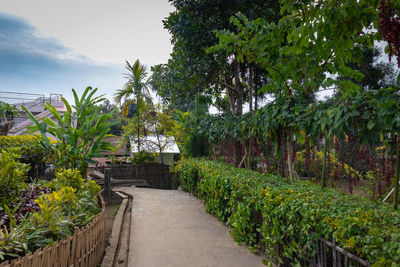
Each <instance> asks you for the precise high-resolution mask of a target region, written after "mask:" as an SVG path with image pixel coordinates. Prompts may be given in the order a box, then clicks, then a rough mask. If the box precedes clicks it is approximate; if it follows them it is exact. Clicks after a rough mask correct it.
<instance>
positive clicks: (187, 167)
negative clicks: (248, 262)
mask: <svg viewBox="0 0 400 267" xmlns="http://www.w3.org/2000/svg"><path fill="white" fill-rule="evenodd" d="M177 168H178V171H179V175H180V183H181V187H182V189H183V190H185V191H189V192H191V193H193V194H194V195H196V196H197V197H199V198H201V199H203V200H204V203H205V205H206V210H207V212H209V213H211V214H213V215H215V216H216V217H217V218H218V219H220V220H222V221H224V222H226V223H227V225H228V227H229V228H230V229H231V233H232V236H233V237H234V239H235V241H237V242H240V243H241V242H243V243H246V244H247V245H248V246H250V247H252V248H257V249H263V250H265V252H266V254H267V255H269V256H270V257H273V258H274V260H276V261H278V262H286V263H288V262H289V263H291V264H294V263H300V264H302V263H303V264H304V262H305V261H306V259H307V258H310V257H311V256H314V255H315V251H316V249H315V246H316V244H317V242H315V241H317V240H318V239H319V238H320V237H323V238H325V239H327V240H332V239H335V240H336V242H337V244H338V245H339V246H341V247H342V248H344V249H346V250H347V251H349V252H352V253H354V254H355V255H357V256H359V257H361V258H363V259H366V260H368V261H369V262H370V263H372V264H374V265H375V266H400V264H399V263H400V215H399V212H395V211H393V210H392V208H391V207H390V206H389V205H386V204H383V203H375V202H372V201H369V200H367V199H365V198H363V197H360V196H354V195H348V194H343V193H340V192H339V191H336V190H334V189H324V190H322V189H321V188H320V187H319V186H316V185H314V184H312V183H309V182H300V181H299V182H296V183H295V184H290V183H289V182H288V181H287V180H286V179H284V178H282V177H280V176H277V175H272V174H260V173H258V172H253V171H250V170H247V169H237V168H234V167H232V165H228V164H222V163H217V162H213V161H207V160H199V159H185V160H183V161H181V162H180V164H179V165H178V167H177Z"/></svg>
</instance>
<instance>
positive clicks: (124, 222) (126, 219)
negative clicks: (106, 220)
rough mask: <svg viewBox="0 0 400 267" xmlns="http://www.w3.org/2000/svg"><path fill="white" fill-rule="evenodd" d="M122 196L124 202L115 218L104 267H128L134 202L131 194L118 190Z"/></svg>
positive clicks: (103, 263) (102, 264) (103, 262)
mask: <svg viewBox="0 0 400 267" xmlns="http://www.w3.org/2000/svg"><path fill="white" fill-rule="evenodd" d="M117 194H118V195H120V196H121V197H122V199H123V200H122V203H121V205H120V207H119V209H118V212H117V215H116V216H115V218H114V223H113V226H112V232H111V236H110V238H109V245H108V246H107V247H106V251H105V255H104V258H103V261H102V263H101V266H102V267H111V266H116V267H128V266H131V265H130V264H129V262H128V258H129V257H128V256H129V242H130V240H129V239H130V232H131V218H132V212H131V211H132V203H133V198H132V196H131V195H127V194H125V193H121V192H117Z"/></svg>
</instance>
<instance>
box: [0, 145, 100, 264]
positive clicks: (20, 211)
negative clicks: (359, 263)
mask: <svg viewBox="0 0 400 267" xmlns="http://www.w3.org/2000/svg"><path fill="white" fill-rule="evenodd" d="M18 158H19V155H18V154H16V153H15V152H14V151H11V150H7V151H6V150H2V151H1V153H0V229H1V230H0V262H1V261H5V262H7V261H8V260H13V259H15V258H18V257H23V256H24V255H26V254H28V253H32V252H34V251H36V250H37V249H41V248H44V247H49V246H51V245H53V244H55V243H57V242H58V241H59V240H62V239H65V238H69V237H71V236H73V235H74V233H75V234H76V231H77V229H79V228H82V227H86V225H88V224H89V223H91V222H92V221H93V220H94V219H95V218H96V217H98V216H102V214H103V212H102V209H101V205H99V203H98V200H97V194H98V193H99V191H100V187H99V186H98V185H97V184H96V183H95V182H94V181H87V180H85V179H82V178H81V175H80V172H79V171H77V170H75V169H71V170H59V171H58V172H57V173H56V177H55V179H53V180H52V181H34V182H29V183H27V182H26V181H27V172H28V170H29V165H27V164H24V163H21V162H19V161H18ZM103 224H104V223H103ZM96 227H97V226H96ZM102 228H104V227H103V226H102ZM85 229H86V228H85ZM96 229H97V228H96ZM85 231H86V230H85ZM88 231H89V230H88ZM101 231H104V229H103V230H101ZM82 235H85V236H86V234H82ZM86 237H87V236H86ZM58 244H60V243H58Z"/></svg>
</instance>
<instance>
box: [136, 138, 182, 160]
mask: <svg viewBox="0 0 400 267" xmlns="http://www.w3.org/2000/svg"><path fill="white" fill-rule="evenodd" d="M130 142H131V150H130V152H131V155H133V154H134V153H136V152H138V148H137V139H135V138H131V140H130ZM140 143H141V145H140V150H145V151H147V152H150V153H156V161H157V162H159V163H161V162H162V161H163V162H164V164H169V165H172V164H173V163H174V161H175V159H176V158H177V157H178V156H179V154H180V153H181V152H180V151H179V148H178V145H177V144H176V142H175V140H174V138H173V137H170V138H166V137H165V136H164V135H159V136H158V137H157V136H154V135H149V136H145V137H141V138H140ZM160 148H161V153H160ZM159 154H161V155H159Z"/></svg>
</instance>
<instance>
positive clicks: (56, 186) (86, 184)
mask: <svg viewBox="0 0 400 267" xmlns="http://www.w3.org/2000/svg"><path fill="white" fill-rule="evenodd" d="M46 186H47V187H49V188H50V189H52V190H61V189H62V188H63V187H66V186H70V187H72V188H74V189H75V190H76V191H77V192H78V193H79V194H81V193H83V192H85V191H87V192H88V193H89V196H90V197H92V198H95V197H96V195H97V194H98V193H99V192H100V190H101V187H100V186H99V185H98V184H96V182H95V181H93V180H89V181H87V180H85V179H83V178H82V176H81V174H80V172H79V171H78V170H77V169H61V170H58V171H57V172H56V178H55V179H53V180H52V181H50V182H49V183H47V185H46Z"/></svg>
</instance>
